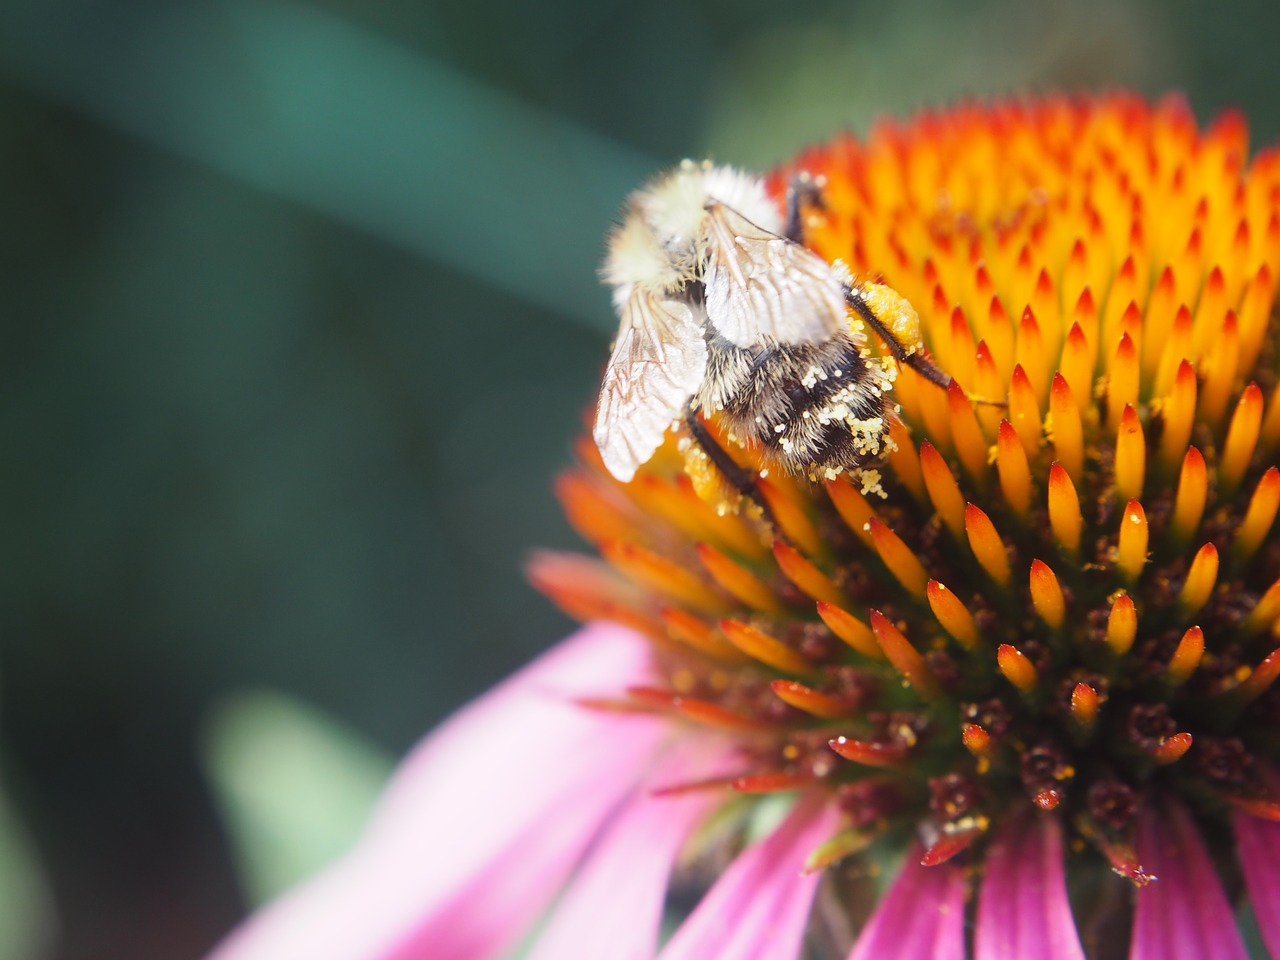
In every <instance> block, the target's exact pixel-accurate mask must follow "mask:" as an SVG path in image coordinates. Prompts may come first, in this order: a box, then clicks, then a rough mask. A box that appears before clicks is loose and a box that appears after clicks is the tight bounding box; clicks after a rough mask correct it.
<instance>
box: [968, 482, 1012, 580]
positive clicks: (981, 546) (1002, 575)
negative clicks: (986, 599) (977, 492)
mask: <svg viewBox="0 0 1280 960" xmlns="http://www.w3.org/2000/svg"><path fill="white" fill-rule="evenodd" d="M964 529H965V532H966V533H967V534H968V535H969V548H970V549H971V550H973V555H974V557H976V558H977V560H978V563H979V564H981V566H982V569H983V570H985V571H987V576H989V577H991V579H992V580H994V581H995V582H996V583H998V584H1000V585H1001V586H1008V585H1009V551H1008V550H1007V549H1006V548H1005V545H1004V541H1002V540H1001V539H1000V534H999V533H997V532H996V528H995V524H993V523H992V522H991V518H990V517H988V516H987V515H986V514H985V513H984V512H983V511H982V510H981V509H980V508H979V507H977V506H975V505H974V504H972V503H970V504H967V505H966V506H965V508H964Z"/></svg>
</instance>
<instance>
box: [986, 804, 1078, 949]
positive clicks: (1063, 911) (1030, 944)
mask: <svg viewBox="0 0 1280 960" xmlns="http://www.w3.org/2000/svg"><path fill="white" fill-rule="evenodd" d="M1023 957H1039V958H1044V960H1084V949H1083V948H1082V947H1081V946H1080V936H1079V934H1078V933H1077V932H1076V924H1075V920H1074V919H1072V916H1071V904H1070V903H1069V902H1068V900H1067V882H1066V870H1065V866H1064V863H1063V859H1062V827H1061V825H1060V824H1059V823H1058V819H1057V818H1056V817H1049V816H1027V817H1024V818H1022V819H1019V820H1015V821H1014V822H1013V823H1011V824H1009V826H1008V827H1006V828H1005V829H1004V830H1003V831H1002V832H1001V834H1000V836H998V837H997V838H996V839H995V841H994V842H993V843H992V845H991V849H990V850H989V851H988V853H987V875H986V879H985V880H983V883H982V893H981V894H980V896H979V900H978V923H977V930H976V933H975V935H974V958H975V960H1020V958H1023Z"/></svg>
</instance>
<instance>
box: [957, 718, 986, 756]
mask: <svg viewBox="0 0 1280 960" xmlns="http://www.w3.org/2000/svg"><path fill="white" fill-rule="evenodd" d="M960 739H961V740H962V741H963V742H964V746H965V749H966V750H968V751H969V752H970V753H972V754H973V755H974V756H975V757H977V758H978V759H980V760H985V759H987V758H989V757H990V756H991V752H992V743H991V734H989V733H987V731H986V730H984V729H983V728H982V727H981V726H979V725H978V724H976V723H966V724H965V725H964V729H963V730H961V731H960Z"/></svg>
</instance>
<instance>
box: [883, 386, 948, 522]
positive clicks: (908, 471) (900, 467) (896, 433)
mask: <svg viewBox="0 0 1280 960" xmlns="http://www.w3.org/2000/svg"><path fill="white" fill-rule="evenodd" d="M929 389H930V390H933V389H934V388H933V387H932V386H930V387H929ZM935 392H936V391H935ZM889 439H890V440H892V441H893V446H894V447H895V448H896V449H894V450H892V451H890V453H889V456H888V457H887V458H886V462H887V463H888V464H889V466H890V467H892V468H893V472H894V473H896V474H897V475H898V479H899V480H901V481H902V485H903V486H904V487H906V488H907V489H908V490H910V491H911V495H912V496H913V497H915V498H916V500H918V501H919V502H921V503H923V502H924V499H925V492H924V478H923V477H922V476H920V460H919V458H918V457H917V456H916V445H915V444H914V443H912V442H911V431H910V430H908V429H907V427H906V424H904V423H903V422H902V421H901V420H899V419H897V418H896V417H895V418H893V419H891V420H890V421H889Z"/></svg>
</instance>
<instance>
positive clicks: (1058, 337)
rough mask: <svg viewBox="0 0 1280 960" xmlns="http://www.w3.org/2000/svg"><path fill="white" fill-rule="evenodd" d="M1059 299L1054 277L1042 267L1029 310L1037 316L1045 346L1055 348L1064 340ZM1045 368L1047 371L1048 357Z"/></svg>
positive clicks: (1032, 293)
mask: <svg viewBox="0 0 1280 960" xmlns="http://www.w3.org/2000/svg"><path fill="white" fill-rule="evenodd" d="M1059 299H1060V298H1059V297H1058V291H1057V290H1056V289H1055V288H1054V285H1053V277H1051V276H1050V275H1049V271H1048V270H1047V269H1045V268H1043V267H1042V268H1041V269H1040V275H1039V276H1038V277H1036V285H1035V289H1034V290H1032V291H1031V303H1030V304H1029V306H1028V308H1027V312H1028V313H1031V314H1032V315H1033V316H1034V317H1035V320H1036V325H1037V326H1038V327H1039V328H1040V333H1041V336H1042V338H1043V343H1044V344H1045V346H1046V347H1051V348H1053V349H1054V350H1056V349H1057V347H1058V344H1059V343H1061V342H1062V310H1061V307H1060V306H1059ZM1024 316H1025V314H1024ZM1019 332H1021V331H1019ZM1045 370H1046V373H1047V371H1048V364H1047V358H1046V366H1045Z"/></svg>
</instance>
